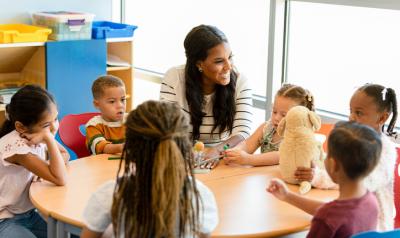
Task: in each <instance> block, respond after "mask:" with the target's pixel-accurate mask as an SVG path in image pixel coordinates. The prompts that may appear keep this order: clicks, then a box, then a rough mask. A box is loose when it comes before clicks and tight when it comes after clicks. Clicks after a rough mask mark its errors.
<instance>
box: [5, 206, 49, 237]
mask: <svg viewBox="0 0 400 238" xmlns="http://www.w3.org/2000/svg"><path fill="white" fill-rule="evenodd" d="M0 237H1V238H19V237H21V238H22V237H23V238H46V237H47V223H46V221H45V220H43V218H42V217H41V216H40V215H39V214H38V213H37V211H36V210H35V209H32V210H30V211H27V212H25V213H22V214H18V215H15V216H14V217H12V218H6V219H2V220H1V219H0Z"/></svg>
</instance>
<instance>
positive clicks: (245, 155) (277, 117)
mask: <svg viewBox="0 0 400 238" xmlns="http://www.w3.org/2000/svg"><path fill="white" fill-rule="evenodd" d="M298 105H301V106H305V107H307V108H308V109H310V110H312V111H314V98H313V96H312V95H311V93H310V92H309V91H308V90H306V89H304V88H302V87H300V86H296V85H292V84H285V85H283V86H282V87H281V88H280V89H279V90H278V92H277V93H276V96H275V101H274V105H273V108H272V115H271V118H270V120H269V121H267V122H265V123H263V124H262V125H260V126H259V127H258V128H257V130H256V131H255V132H254V133H253V134H252V135H251V136H250V137H249V138H248V139H246V140H245V141H243V142H242V143H240V144H239V145H238V146H236V147H235V148H233V149H228V150H226V151H225V156H224V161H225V162H226V163H228V164H229V163H237V164H243V165H253V166H262V165H275V164H278V162H279V152H278V150H279V144H280V142H281V140H282V138H281V137H280V136H279V135H278V133H277V132H276V128H277V126H278V124H279V122H280V121H281V119H282V118H284V117H285V116H286V113H287V112H288V111H289V109H290V108H292V107H294V106H298ZM260 146H261V154H253V153H254V152H255V151H256V150H257V149H258V147H260Z"/></svg>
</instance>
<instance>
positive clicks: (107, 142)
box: [86, 75, 126, 155]
mask: <svg viewBox="0 0 400 238" xmlns="http://www.w3.org/2000/svg"><path fill="white" fill-rule="evenodd" d="M92 94H93V104H94V106H95V107H96V108H97V109H98V110H99V111H100V113H101V115H99V116H95V117H93V118H92V119H90V120H89V121H88V122H87V123H86V146H87V148H88V149H89V151H90V152H91V153H92V154H94V155H95V154H115V153H121V152H122V149H123V147H124V141H125V127H124V121H125V118H126V114H125V110H126V94H125V85H124V82H123V81H122V80H121V79H119V78H117V77H115V76H112V75H106V76H101V77H99V78H97V79H96V80H95V81H94V82H93V85H92Z"/></svg>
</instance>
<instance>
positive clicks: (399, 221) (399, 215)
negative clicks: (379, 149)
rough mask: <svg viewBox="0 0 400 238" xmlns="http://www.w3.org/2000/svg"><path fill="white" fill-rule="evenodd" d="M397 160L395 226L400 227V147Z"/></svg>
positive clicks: (395, 168)
mask: <svg viewBox="0 0 400 238" xmlns="http://www.w3.org/2000/svg"><path fill="white" fill-rule="evenodd" d="M396 149H397V160H396V166H395V167H394V205H395V208H396V217H395V218H394V227H395V228H400V147H397V148H396Z"/></svg>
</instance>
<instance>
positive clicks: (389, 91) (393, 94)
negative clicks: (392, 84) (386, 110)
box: [386, 88, 397, 138]
mask: <svg viewBox="0 0 400 238" xmlns="http://www.w3.org/2000/svg"><path fill="white" fill-rule="evenodd" d="M387 96H388V101H389V102H390V104H391V106H392V108H391V109H392V119H390V123H389V126H388V128H387V130H386V132H387V134H388V135H389V136H393V137H395V138H397V133H396V132H394V131H393V129H394V127H395V124H396V120H397V99H396V92H395V91H394V90H393V89H392V88H387Z"/></svg>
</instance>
